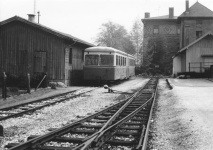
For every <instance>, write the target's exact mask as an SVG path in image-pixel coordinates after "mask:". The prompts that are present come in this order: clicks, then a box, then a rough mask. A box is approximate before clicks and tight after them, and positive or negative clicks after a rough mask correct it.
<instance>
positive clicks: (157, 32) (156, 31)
mask: <svg viewBox="0 0 213 150" xmlns="http://www.w3.org/2000/svg"><path fill="white" fill-rule="evenodd" d="M153 33H154V34H159V26H158V25H154V30H153Z"/></svg>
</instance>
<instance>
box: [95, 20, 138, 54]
mask: <svg viewBox="0 0 213 150" xmlns="http://www.w3.org/2000/svg"><path fill="white" fill-rule="evenodd" d="M100 29H101V31H100V33H99V34H98V36H97V39H96V42H97V43H99V45H103V46H108V47H113V48H116V49H119V50H122V51H124V52H127V53H131V54H134V46H133V44H132V42H131V40H130V36H129V35H128V32H127V30H126V29H125V28H124V27H123V26H121V25H118V24H115V23H112V22H111V21H109V22H108V23H104V24H102V27H101V28H100Z"/></svg>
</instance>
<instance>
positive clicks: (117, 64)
mask: <svg viewBox="0 0 213 150" xmlns="http://www.w3.org/2000/svg"><path fill="white" fill-rule="evenodd" d="M116 66H118V55H116Z"/></svg>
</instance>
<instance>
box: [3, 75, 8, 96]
mask: <svg viewBox="0 0 213 150" xmlns="http://www.w3.org/2000/svg"><path fill="white" fill-rule="evenodd" d="M2 98H3V99H6V98H7V75H6V73H5V72H3V81H2Z"/></svg>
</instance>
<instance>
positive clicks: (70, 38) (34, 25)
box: [0, 16, 95, 46]
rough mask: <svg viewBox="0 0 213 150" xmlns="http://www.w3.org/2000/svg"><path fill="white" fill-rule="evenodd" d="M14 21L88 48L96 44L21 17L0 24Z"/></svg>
mask: <svg viewBox="0 0 213 150" xmlns="http://www.w3.org/2000/svg"><path fill="white" fill-rule="evenodd" d="M13 21H20V22H23V23H26V24H28V25H30V26H33V27H35V28H38V29H40V30H43V31H45V32H48V33H51V34H53V35H56V36H59V37H61V38H64V39H68V40H73V41H75V42H78V43H81V44H85V45H88V46H95V45H94V44H91V43H89V42H86V41H84V40H81V39H79V38H76V37H74V36H72V35H69V34H66V33H62V32H59V31H56V30H54V29H51V28H49V27H46V26H44V25H41V24H38V23H35V22H31V21H29V20H26V19H24V18H21V17H19V16H14V17H12V18H9V19H7V20H4V21H2V22H0V26H3V25H6V24H8V23H10V22H13Z"/></svg>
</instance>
